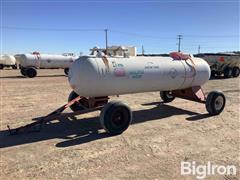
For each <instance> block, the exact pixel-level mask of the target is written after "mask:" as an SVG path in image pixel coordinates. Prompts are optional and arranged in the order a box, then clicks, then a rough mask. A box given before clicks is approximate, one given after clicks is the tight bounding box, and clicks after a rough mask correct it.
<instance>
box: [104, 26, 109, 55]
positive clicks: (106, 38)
mask: <svg viewBox="0 0 240 180" xmlns="http://www.w3.org/2000/svg"><path fill="white" fill-rule="evenodd" d="M104 31H105V45H106V55H107V54H108V29H104Z"/></svg>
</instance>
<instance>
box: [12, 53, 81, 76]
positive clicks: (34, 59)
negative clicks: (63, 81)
mask: <svg viewBox="0 0 240 180" xmlns="http://www.w3.org/2000/svg"><path fill="white" fill-rule="evenodd" d="M15 57H16V59H17V61H18V63H19V64H20V66H21V74H22V75H23V76H26V77H29V78H33V77H35V76H36V75H37V69H56V68H62V69H64V73H65V74H66V75H67V74H68V70H69V67H70V66H71V65H72V63H73V62H74V61H75V60H76V59H78V56H74V55H68V54H64V55H51V54H40V53H36V52H35V53H33V54H19V55H15Z"/></svg>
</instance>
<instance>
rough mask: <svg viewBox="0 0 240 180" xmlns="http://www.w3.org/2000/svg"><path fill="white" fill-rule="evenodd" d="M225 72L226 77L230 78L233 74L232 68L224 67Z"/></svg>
mask: <svg viewBox="0 0 240 180" xmlns="http://www.w3.org/2000/svg"><path fill="white" fill-rule="evenodd" d="M223 74H224V77H225V78H230V77H231V76H232V68H226V69H224V71H223Z"/></svg>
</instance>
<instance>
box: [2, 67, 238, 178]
mask: <svg viewBox="0 0 240 180" xmlns="http://www.w3.org/2000/svg"><path fill="white" fill-rule="evenodd" d="M0 73H1V77H0V83H1V89H0V93H1V108H0V110H1V112H0V113H1V127H0V155H1V159H0V166H1V168H0V169H1V172H0V175H1V179H4V180H5V179H196V176H193V175H188V176H186V175H185V176H182V175H181V174H180V163H181V161H189V162H192V161H196V163H197V164H207V162H208V161H211V163H213V164H218V165H235V166H237V175H234V176H226V175H225V176H219V175H215V176H208V177H207V179H225V180H230V179H232V180H236V179H239V166H240V153H239V152H240V151H239V150H240V138H239V135H240V121H239V111H240V108H239V101H240V98H239V91H240V86H239V78H232V79H218V80H210V81H209V82H208V83H207V84H206V85H204V87H203V89H204V91H205V92H210V91H212V90H216V89H218V90H222V91H223V92H224V94H225V96H226V99H227V102H226V107H225V110H224V112H223V113H222V114H221V115H219V116H214V117H209V116H208V115H207V112H206V109H205V105H204V104H199V103H195V102H190V101H186V100H183V99H175V100H174V101H173V102H171V103H169V104H163V103H161V99H160V97H159V93H158V92H150V93H140V94H128V95H122V96H120V97H111V99H118V100H121V101H123V102H124V103H126V104H128V105H129V106H130V107H131V108H132V110H133V122H132V125H131V126H130V127H129V128H128V129H127V130H126V131H125V132H124V133H123V134H122V135H118V136H112V137H111V136H108V135H107V134H106V133H105V131H104V130H103V129H102V128H101V126H100V123H99V120H98V115H99V112H94V113H89V114H85V115H80V116H77V117H76V119H75V120H73V119H61V121H54V122H52V123H51V124H47V125H46V126H44V128H43V129H42V131H41V132H39V133H36V132H35V133H25V134H21V135H16V136H9V135H8V133H7V128H6V126H7V125H8V124H10V125H11V127H18V126H21V125H25V124H27V123H30V122H31V121H32V120H31V119H32V118H35V117H39V116H43V115H46V114H48V113H49V112H51V111H53V110H54V109H56V108H58V107H59V106H61V105H63V104H64V103H66V101H67V97H68V95H69V93H70V92H71V89H70V87H69V85H68V82H67V78H66V77H65V76H64V73H63V70H40V71H39V75H38V77H36V78H33V79H29V78H24V77H22V76H21V75H20V73H19V70H2V71H0Z"/></svg>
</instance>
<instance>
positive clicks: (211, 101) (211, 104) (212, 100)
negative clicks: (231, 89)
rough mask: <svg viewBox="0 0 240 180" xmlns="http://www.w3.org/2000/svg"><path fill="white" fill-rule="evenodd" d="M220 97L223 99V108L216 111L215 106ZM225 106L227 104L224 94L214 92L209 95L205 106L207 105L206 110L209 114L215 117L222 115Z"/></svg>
mask: <svg viewBox="0 0 240 180" xmlns="http://www.w3.org/2000/svg"><path fill="white" fill-rule="evenodd" d="M219 96H221V97H222V98H223V103H222V107H221V108H220V109H216V107H215V104H216V100H217V98H218V97H219ZM225 104H226V98H225V96H224V94H223V93H222V92H219V91H212V92H210V93H209V94H208V96H207V100H206V104H205V105H206V109H207V111H208V113H209V114H210V115H212V116H215V115H218V114H220V113H221V112H222V111H223V109H224V107H225Z"/></svg>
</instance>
